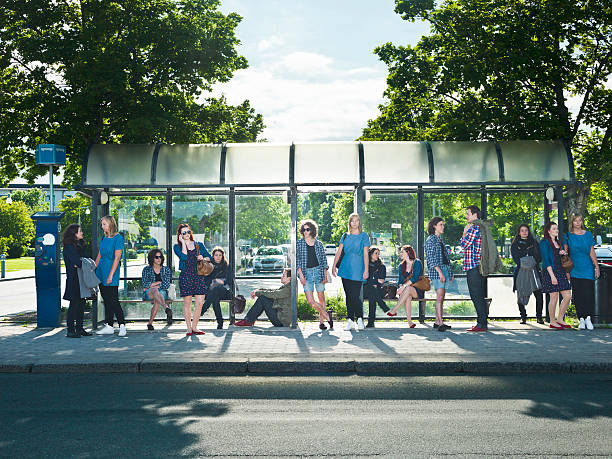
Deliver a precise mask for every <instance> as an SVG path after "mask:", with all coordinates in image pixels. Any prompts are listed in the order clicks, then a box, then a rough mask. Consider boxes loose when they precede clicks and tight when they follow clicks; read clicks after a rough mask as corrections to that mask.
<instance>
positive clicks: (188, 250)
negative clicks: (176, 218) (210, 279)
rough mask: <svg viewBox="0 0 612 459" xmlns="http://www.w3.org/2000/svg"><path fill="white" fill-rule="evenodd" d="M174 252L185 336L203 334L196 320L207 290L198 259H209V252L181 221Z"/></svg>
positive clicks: (200, 312) (198, 317)
mask: <svg viewBox="0 0 612 459" xmlns="http://www.w3.org/2000/svg"><path fill="white" fill-rule="evenodd" d="M174 253H175V254H176V256H177V257H178V259H179V270H180V271H181V274H180V275H179V290H180V294H181V296H182V297H183V315H184V317H185V326H186V327H187V333H186V335H187V336H191V335H203V334H204V332H203V331H200V330H198V322H199V321H200V315H201V314H202V304H203V303H204V298H205V295H206V292H207V290H208V288H207V286H206V278H205V277H204V276H200V275H199V274H198V261H200V260H206V261H210V253H208V250H206V247H204V244H202V243H201V242H197V246H196V241H195V240H194V239H193V232H192V231H191V227H190V226H189V225H188V224H187V223H181V224H180V225H179V227H178V230H177V232H176V244H174ZM194 296H195V309H194V310H193V320H192V319H191V301H192V300H193V297H194Z"/></svg>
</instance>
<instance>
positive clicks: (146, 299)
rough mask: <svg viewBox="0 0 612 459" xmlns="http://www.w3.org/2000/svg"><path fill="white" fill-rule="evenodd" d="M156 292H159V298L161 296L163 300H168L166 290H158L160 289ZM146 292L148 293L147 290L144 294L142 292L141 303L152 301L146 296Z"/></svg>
mask: <svg viewBox="0 0 612 459" xmlns="http://www.w3.org/2000/svg"><path fill="white" fill-rule="evenodd" d="M157 291H158V292H159V294H160V295H161V296H163V297H164V300H167V299H168V290H166V289H162V288H160V289H159V290H157ZM148 292H149V289H147V290H145V291H144V292H142V300H143V301H152V298H149V294H148Z"/></svg>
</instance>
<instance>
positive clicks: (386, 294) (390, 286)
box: [382, 282, 397, 300]
mask: <svg viewBox="0 0 612 459" xmlns="http://www.w3.org/2000/svg"><path fill="white" fill-rule="evenodd" d="M382 289H383V300H394V299H395V298H396V297H397V285H395V284H394V283H393V282H385V283H384V284H383V285H382Z"/></svg>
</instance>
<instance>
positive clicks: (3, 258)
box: [0, 254, 6, 279]
mask: <svg viewBox="0 0 612 459" xmlns="http://www.w3.org/2000/svg"><path fill="white" fill-rule="evenodd" d="M5 262H6V255H5V254H2V255H0V264H1V265H2V267H1V268H0V269H1V271H2V273H1V274H0V275H1V276H2V279H4V278H5V277H6V272H5V267H4V265H5Z"/></svg>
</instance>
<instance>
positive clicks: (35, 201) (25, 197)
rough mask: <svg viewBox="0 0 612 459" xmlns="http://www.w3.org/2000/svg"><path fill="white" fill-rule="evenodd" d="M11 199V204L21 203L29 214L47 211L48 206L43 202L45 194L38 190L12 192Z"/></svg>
mask: <svg viewBox="0 0 612 459" xmlns="http://www.w3.org/2000/svg"><path fill="white" fill-rule="evenodd" d="M11 199H12V200H13V202H17V201H21V202H23V203H24V204H25V205H26V206H28V209H29V210H30V212H31V213H34V212H40V211H43V210H49V204H48V203H47V202H45V194H44V193H43V191H42V190H41V189H40V188H30V189H27V190H17V191H13V192H12V193H11Z"/></svg>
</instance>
